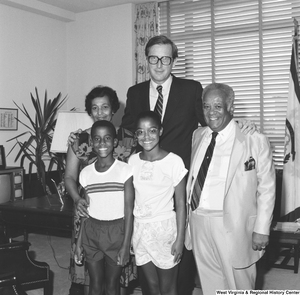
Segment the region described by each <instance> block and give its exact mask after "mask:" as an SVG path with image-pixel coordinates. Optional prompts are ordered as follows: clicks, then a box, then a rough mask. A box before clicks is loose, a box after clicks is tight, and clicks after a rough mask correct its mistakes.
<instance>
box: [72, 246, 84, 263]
mask: <svg viewBox="0 0 300 295" xmlns="http://www.w3.org/2000/svg"><path fill="white" fill-rule="evenodd" d="M82 260H83V248H82V246H79V245H76V247H75V253H74V261H75V263H76V264H77V265H82V264H83V261H82Z"/></svg>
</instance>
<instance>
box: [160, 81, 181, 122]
mask: <svg viewBox="0 0 300 295" xmlns="http://www.w3.org/2000/svg"><path fill="white" fill-rule="evenodd" d="M172 76H173V75H172ZM178 93H180V87H179V86H178V80H177V78H176V77H175V76H173V80H172V84H171V88H170V93H169V97H168V103H167V106H166V111H165V115H164V119H163V122H165V121H168V120H169V119H170V118H171V117H172V114H173V113H174V111H175V110H176V109H177V104H178V102H179V99H180V97H179V95H178Z"/></svg>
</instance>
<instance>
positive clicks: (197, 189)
mask: <svg viewBox="0 0 300 295" xmlns="http://www.w3.org/2000/svg"><path fill="white" fill-rule="evenodd" d="M217 135H218V132H213V133H212V138H211V141H210V144H209V146H208V147H207V150H206V153H205V155H204V158H203V161H202V164H201V167H200V170H199V173H198V176H197V179H196V181H195V184H194V189H193V193H192V199H191V208H192V211H194V210H195V209H197V207H198V206H199V201H200V195H201V191H202V188H203V185H204V182H205V178H206V174H207V171H208V167H209V164H210V161H211V158H212V156H213V153H214V148H215V145H216V137H217Z"/></svg>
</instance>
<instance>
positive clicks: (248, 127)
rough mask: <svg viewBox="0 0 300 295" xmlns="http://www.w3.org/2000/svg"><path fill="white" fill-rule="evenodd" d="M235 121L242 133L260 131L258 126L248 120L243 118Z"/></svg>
mask: <svg viewBox="0 0 300 295" xmlns="http://www.w3.org/2000/svg"><path fill="white" fill-rule="evenodd" d="M237 123H238V125H239V127H240V128H241V131H242V132H243V133H244V134H248V133H250V134H253V133H254V132H258V133H260V129H259V127H258V126H257V125H256V124H255V123H254V122H252V121H250V120H245V119H242V120H237Z"/></svg>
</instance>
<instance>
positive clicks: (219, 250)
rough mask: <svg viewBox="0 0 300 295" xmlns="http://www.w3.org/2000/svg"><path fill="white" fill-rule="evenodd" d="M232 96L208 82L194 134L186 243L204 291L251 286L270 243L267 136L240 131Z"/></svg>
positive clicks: (228, 89)
mask: <svg viewBox="0 0 300 295" xmlns="http://www.w3.org/2000/svg"><path fill="white" fill-rule="evenodd" d="M233 101H234V92H233V90H232V88H231V87H229V86H228V85H225V84H220V83H213V84H210V85H208V86H207V87H206V88H205V89H204V91H203V95H202V103H203V111H204V117H205V121H206V123H207V125H208V126H207V127H200V128H198V129H197V130H196V131H195V132H194V134H193V141H192V155H191V168H190V173H189V178H188V182H187V206H188V210H189V214H188V216H189V223H188V229H187V232H186V233H187V234H186V246H187V248H188V249H190V248H192V249H193V253H194V256H195V259H196V264H197V269H198V272H199V276H200V281H201V285H202V288H203V293H204V294H205V295H210V294H214V295H215V290H220V289H223V290H224V289H225V290H238V289H240V290H241V289H243V290H246V289H248V290H250V289H254V288H255V279H256V265H255V263H256V262H257V261H258V260H259V259H260V258H261V256H262V255H263V253H264V249H265V247H266V246H267V245H268V242H269V232H270V225H271V221H272V215H273V209H274V204H275V169H274V165H273V161H272V151H271V148H270V144H269V141H268V139H267V138H266V136H265V135H263V134H259V133H257V132H256V133H254V134H252V135H250V134H244V133H242V132H241V130H240V128H239V127H238V126H237V124H236V123H235V122H234V120H233ZM213 132H214V133H213ZM215 132H217V134H215ZM212 133H213V134H215V135H214V136H212ZM212 137H214V138H215V139H212ZM213 145H214V147H212V146H213ZM209 146H210V147H209ZM206 150H209V152H208V153H206ZM204 158H205V159H204ZM208 158H210V159H211V160H210V161H209V162H207V159H208ZM203 159H204V162H206V164H205V163H204V164H202V162H203ZM205 165H206V167H208V169H207V168H206V169H205V167H204V166H205ZM201 166H203V167H204V168H203V167H201ZM205 170H206V171H205ZM199 171H201V173H200V176H198V175H199ZM205 175H206V176H205Z"/></svg>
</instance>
